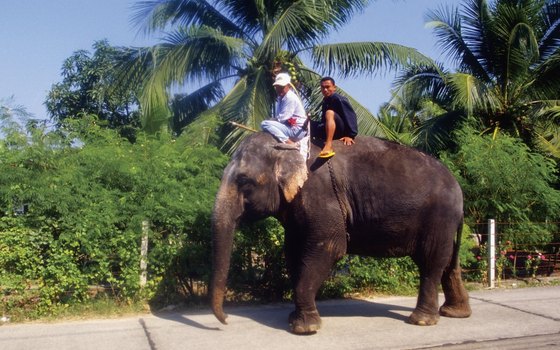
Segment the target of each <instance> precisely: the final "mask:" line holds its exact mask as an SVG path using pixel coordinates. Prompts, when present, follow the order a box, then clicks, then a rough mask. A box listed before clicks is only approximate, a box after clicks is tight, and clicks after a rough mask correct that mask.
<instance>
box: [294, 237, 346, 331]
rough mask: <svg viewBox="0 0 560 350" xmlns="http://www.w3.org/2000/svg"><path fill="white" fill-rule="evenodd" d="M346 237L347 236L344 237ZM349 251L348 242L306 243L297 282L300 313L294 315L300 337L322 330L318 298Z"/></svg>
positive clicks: (296, 311)
mask: <svg viewBox="0 0 560 350" xmlns="http://www.w3.org/2000/svg"><path fill="white" fill-rule="evenodd" d="M341 236H344V235H341ZM345 251H346V240H345V239H342V240H339V239H335V240H333V239H329V240H326V239H325V240H319V241H315V242H313V243H311V242H306V243H305V246H304V248H303V250H302V255H301V262H300V265H299V272H298V273H297V274H296V276H297V278H296V279H295V280H294V301H295V306H296V309H295V311H294V312H292V313H291V314H290V317H289V322H290V326H291V329H292V331H293V332H294V333H296V334H308V333H313V332H316V331H317V330H318V329H319V328H320V327H321V317H320V316H319V312H318V311H317V306H316V304H315V297H316V295H317V291H318V290H319V288H320V287H321V284H322V283H323V282H324V281H325V280H326V279H327V278H328V277H329V275H330V272H331V269H332V267H333V265H334V264H335V262H336V261H338V260H339V259H340V258H341V257H342V256H343V254H344V252H345Z"/></svg>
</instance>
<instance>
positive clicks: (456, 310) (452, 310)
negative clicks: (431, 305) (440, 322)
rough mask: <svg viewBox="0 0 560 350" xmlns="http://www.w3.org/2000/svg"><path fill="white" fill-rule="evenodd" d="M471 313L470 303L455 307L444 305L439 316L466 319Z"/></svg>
mask: <svg viewBox="0 0 560 350" xmlns="http://www.w3.org/2000/svg"><path fill="white" fill-rule="evenodd" d="M471 313H472V311H471V307H470V305H469V303H468V302H467V303H461V304H454V305H448V304H447V303H444V304H443V305H442V306H441V307H440V309H439V314H440V315H442V316H445V317H454V318H466V317H469V316H470V315H471Z"/></svg>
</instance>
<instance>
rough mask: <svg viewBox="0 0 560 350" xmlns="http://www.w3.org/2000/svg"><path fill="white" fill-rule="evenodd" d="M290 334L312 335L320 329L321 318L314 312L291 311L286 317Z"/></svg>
mask: <svg viewBox="0 0 560 350" xmlns="http://www.w3.org/2000/svg"><path fill="white" fill-rule="evenodd" d="M288 322H289V323H290V327H291V329H292V332H294V333H295V334H312V333H315V332H317V331H318V330H319V328H321V316H319V312H317V310H315V311H298V310H296V311H293V312H292V313H290V316H289V317H288Z"/></svg>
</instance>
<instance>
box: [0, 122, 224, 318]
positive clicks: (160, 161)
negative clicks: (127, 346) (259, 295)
mask: <svg viewBox="0 0 560 350" xmlns="http://www.w3.org/2000/svg"><path fill="white" fill-rule="evenodd" d="M3 133H4V135H5V137H4V139H3V140H2V141H1V142H0V159H2V162H1V163H0V208H1V212H0V252H2V254H0V255H1V257H0V276H1V277H0V288H1V289H0V290H1V291H2V298H3V300H4V301H5V303H4V305H7V306H5V307H6V308H14V307H23V306H25V307H32V308H36V309H37V310H38V314H41V313H47V310H48V309H49V308H52V306H55V305H59V304H67V303H73V302H80V301H84V300H87V299H90V298H92V297H93V296H94V295H96V293H92V292H91V290H92V289H94V290H102V291H104V294H110V295H112V296H113V297H114V298H116V299H117V300H120V301H122V302H127V303H128V302H130V301H133V300H135V299H138V298H140V297H147V298H154V299H157V298H158V297H161V296H162V295H165V296H172V295H174V294H182V295H183V296H184V293H183V292H184V291H185V290H187V291H188V288H187V289H184V288H183V287H184V283H183V282H184V281H189V279H192V278H195V279H202V280H205V279H206V278H207V276H208V274H209V271H210V264H209V263H208V261H209V244H208V242H209V241H210V239H209V220H210V219H209V217H210V212H211V208H212V205H213V201H214V197H215V192H216V191H217V189H218V186H219V180H220V177H221V172H222V169H223V168H224V166H225V164H226V161H227V157H226V156H224V155H223V154H222V153H221V152H220V151H219V150H217V149H216V148H214V147H210V146H203V145H201V146H196V147H195V146H191V147H186V146H185V145H186V144H187V143H188V141H187V140H183V139H177V140H174V139H171V138H170V137H166V136H158V137H149V136H147V135H143V134H141V133H140V134H138V135H137V139H136V140H137V141H136V143H130V142H129V141H128V140H126V139H123V138H121V137H120V136H119V135H118V134H117V133H116V132H115V131H112V130H107V129H102V128H100V127H99V126H98V125H97V122H96V120H95V119H94V118H84V119H83V120H77V121H69V122H68V124H67V125H66V126H65V127H64V128H62V129H59V130H56V131H47V130H45V129H42V128H39V127H34V128H31V129H29V130H22V129H19V128H18V127H14V126H13V125H11V126H10V127H9V128H5V129H4V130H3ZM145 220H147V221H148V222H149V223H150V232H149V248H150V249H149V253H148V274H149V281H150V283H149V284H148V285H147V286H146V287H145V288H144V289H143V290H142V289H141V288H140V285H139V275H140V269H139V266H140V241H141V235H142V229H141V225H142V221H145ZM179 282H180V283H179ZM24 292H26V293H27V292H30V293H31V294H32V296H30V297H29V298H28V300H27V301H26V300H24V299H22V298H21V295H22V294H23V293H24ZM16 300H17V302H16ZM4 311H9V310H4Z"/></svg>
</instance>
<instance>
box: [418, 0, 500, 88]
mask: <svg viewBox="0 0 560 350" xmlns="http://www.w3.org/2000/svg"><path fill="white" fill-rule="evenodd" d="M473 2H474V1H473ZM426 21H427V22H426V27H429V28H433V31H434V34H435V36H436V38H437V44H438V45H439V46H440V47H441V49H442V50H443V52H444V53H446V54H447V55H448V57H449V58H450V59H451V60H452V62H455V64H458V65H459V66H460V67H461V68H462V69H468V70H469V71H470V72H471V73H472V74H473V75H476V76H477V77H479V79H483V80H486V81H490V77H489V76H488V74H487V72H486V70H485V69H484V67H483V66H482V65H481V62H480V61H479V59H478V56H477V55H475V53H474V52H473V51H471V48H470V46H469V45H468V44H467V41H465V38H463V34H462V26H461V16H460V13H459V10H458V9H456V8H446V7H440V8H438V9H436V10H431V11H428V13H427V15H426ZM468 33H469V34H470V36H469V37H472V36H475V35H476V33H475V32H473V30H472V29H470V31H468ZM479 46H480V43H478V44H477V45H476V46H475V48H477V49H478V50H480V47H479Z"/></svg>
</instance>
